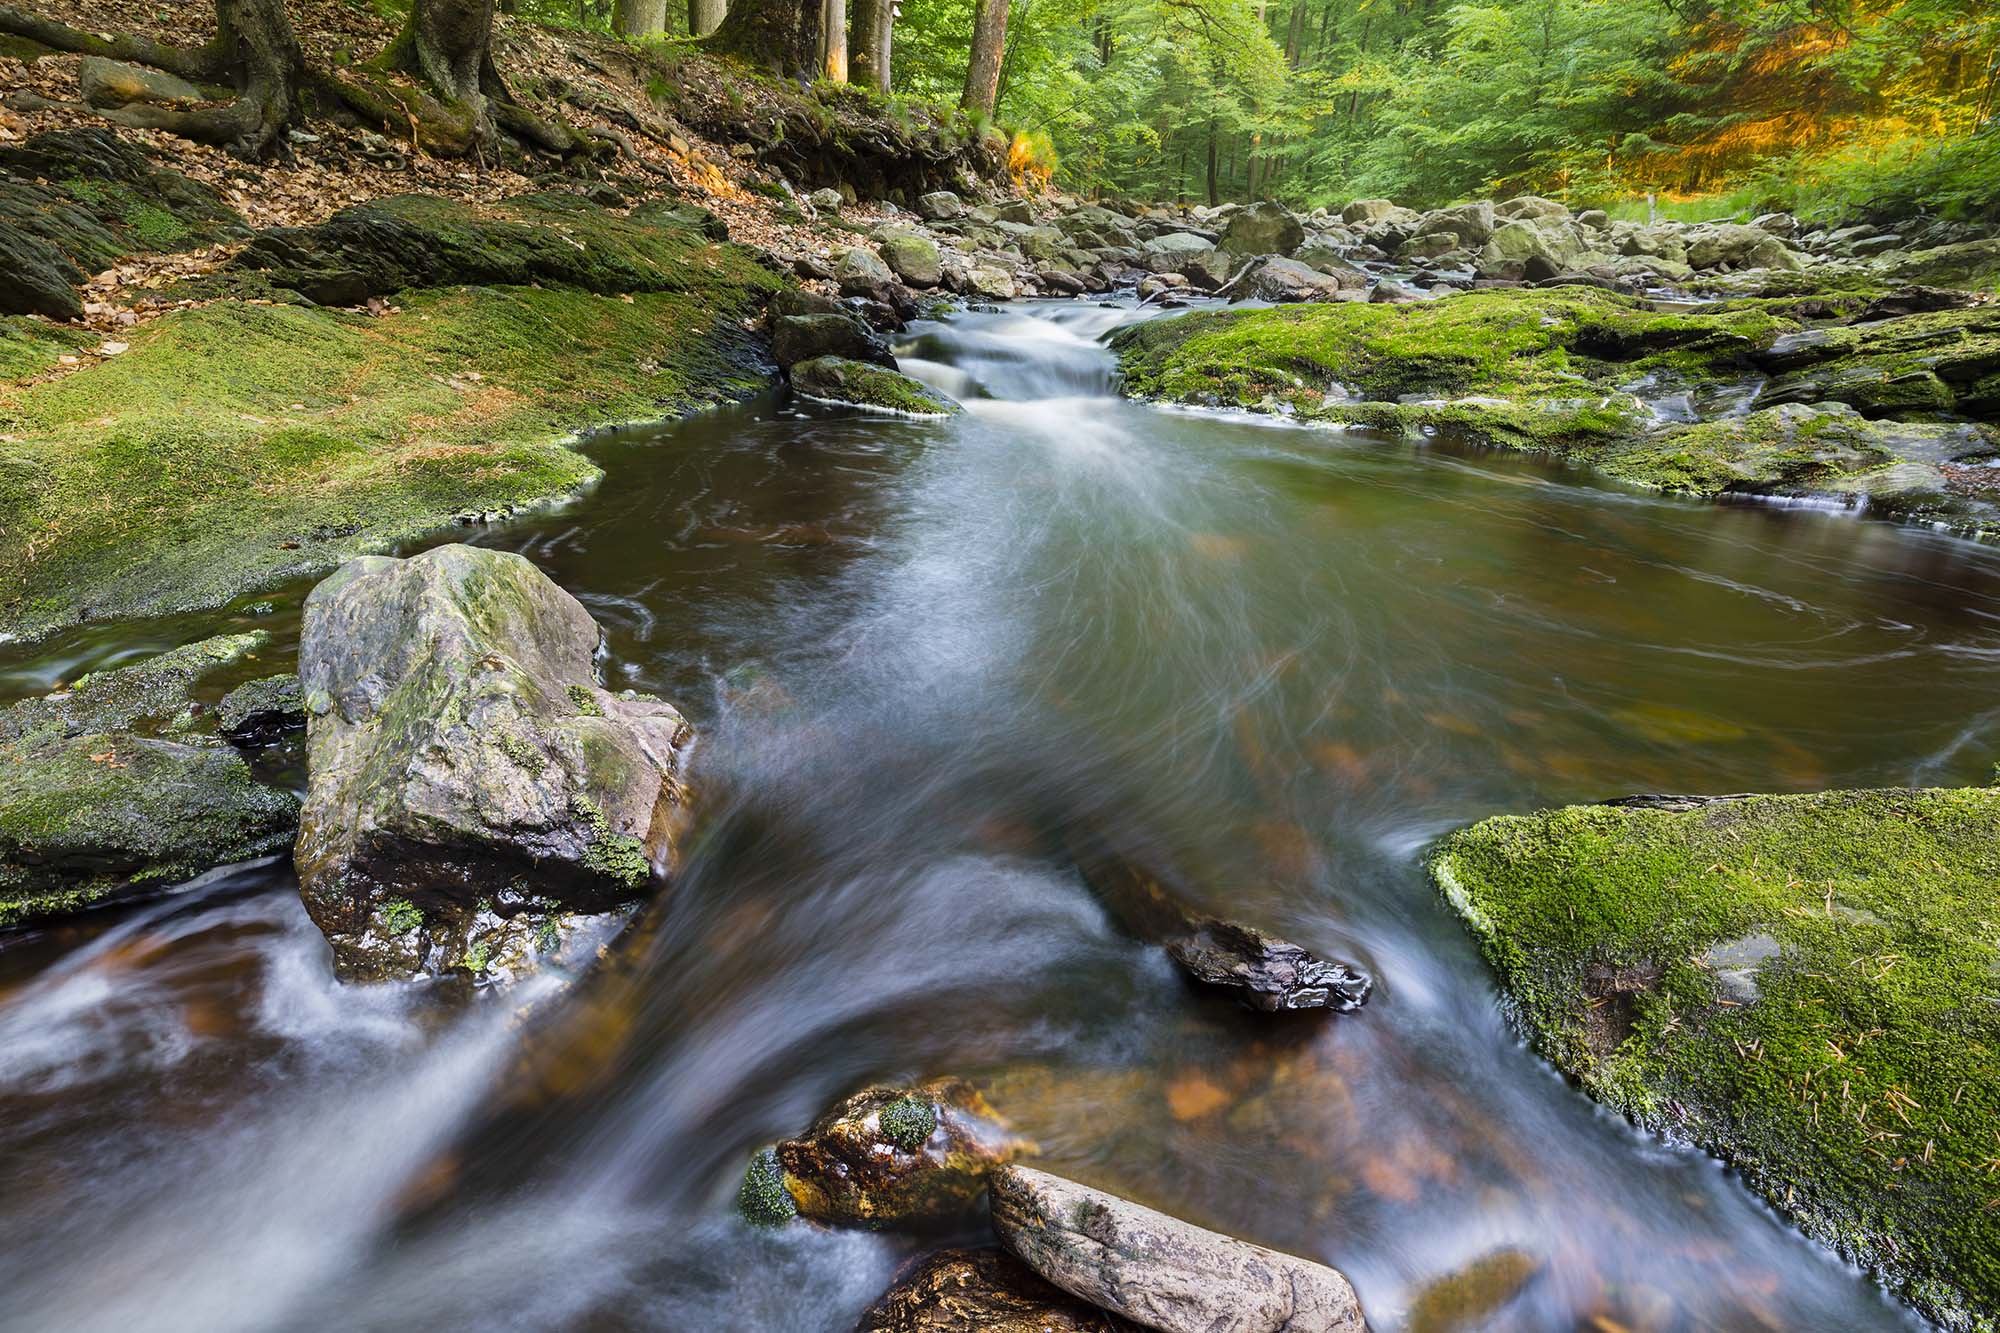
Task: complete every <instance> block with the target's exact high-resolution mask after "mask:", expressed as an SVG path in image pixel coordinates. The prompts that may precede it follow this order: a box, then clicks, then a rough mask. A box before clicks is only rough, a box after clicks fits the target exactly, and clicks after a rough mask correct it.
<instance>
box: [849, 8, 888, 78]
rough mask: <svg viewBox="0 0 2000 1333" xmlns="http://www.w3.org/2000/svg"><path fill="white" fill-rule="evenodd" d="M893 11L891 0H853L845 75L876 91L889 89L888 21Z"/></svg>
mask: <svg viewBox="0 0 2000 1333" xmlns="http://www.w3.org/2000/svg"><path fill="white" fill-rule="evenodd" d="M894 12H895V11H894V10H893V9H892V7H891V0H854V26H853V29H852V31H851V32H850V34H849V36H850V37H851V38H852V41H851V42H850V46H851V47H852V49H851V50H849V51H848V53H847V77H848V78H850V79H852V80H853V81H854V82H856V83H858V84H860V85H861V86H862V87H864V88H873V89H874V90H875V91H876V92H878V93H886V92H888V91H889V24H890V21H891V19H890V16H891V15H892V14H893V13H894Z"/></svg>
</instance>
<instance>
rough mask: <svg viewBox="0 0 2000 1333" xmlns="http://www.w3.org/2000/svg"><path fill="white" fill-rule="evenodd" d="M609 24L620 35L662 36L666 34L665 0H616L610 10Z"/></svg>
mask: <svg viewBox="0 0 2000 1333" xmlns="http://www.w3.org/2000/svg"><path fill="white" fill-rule="evenodd" d="M611 24H612V27H613V28H614V29H616V30H617V33H618V35H619V36H620V37H636V38H640V39H642V40H643V39H644V38H647V37H664V36H666V35H667V0H618V3H617V5H616V6H614V7H613V9H612V11H611Z"/></svg>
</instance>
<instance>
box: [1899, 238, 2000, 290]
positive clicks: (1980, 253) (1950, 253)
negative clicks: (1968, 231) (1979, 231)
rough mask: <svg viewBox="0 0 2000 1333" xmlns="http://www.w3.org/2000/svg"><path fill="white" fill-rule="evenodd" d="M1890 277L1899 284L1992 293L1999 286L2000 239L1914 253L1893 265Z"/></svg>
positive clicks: (1959, 243)
mask: <svg viewBox="0 0 2000 1333" xmlns="http://www.w3.org/2000/svg"><path fill="white" fill-rule="evenodd" d="M1889 276H1890V277H1892V278H1893V279H1895V280H1896V281H1897V282H1915V283H1926V284H1931V285H1935V286H1939V287H1968V288H1972V289H1974V290H1977V291H1991V290H1992V289H1993V288H1994V287H1995V286H2000V238H1996V239H1993V240H1985V241H1960V242H1958V243H1957V244H1955V245H1940V246H1934V247H1932V248H1931V249H1928V250H1918V251H1915V252H1913V253H1911V254H1908V255H1905V256H1904V257H1902V258H1901V259H1898V260H1896V261H1894V262H1893V263H1892V264H1891V265H1890V267H1889Z"/></svg>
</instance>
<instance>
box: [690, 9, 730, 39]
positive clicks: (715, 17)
mask: <svg viewBox="0 0 2000 1333" xmlns="http://www.w3.org/2000/svg"><path fill="white" fill-rule="evenodd" d="M727 8H728V6H727V4H726V3H725V0H688V32H689V33H691V34H692V35H694V36H696V37H706V36H708V35H709V34H710V33H712V32H714V31H715V30H716V29H717V28H719V27H721V26H722V16H723V14H724V13H725V12H726V10H727Z"/></svg>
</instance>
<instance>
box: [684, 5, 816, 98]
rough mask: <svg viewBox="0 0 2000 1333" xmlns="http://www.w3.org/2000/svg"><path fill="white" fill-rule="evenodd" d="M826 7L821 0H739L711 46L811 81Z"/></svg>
mask: <svg viewBox="0 0 2000 1333" xmlns="http://www.w3.org/2000/svg"><path fill="white" fill-rule="evenodd" d="M822 8H823V6H822V4H821V0H736V3H734V4H732V5H731V6H730V7H729V12H728V13H727V14H725V15H724V16H723V19H722V23H721V25H720V26H718V27H717V28H716V30H715V32H714V34H713V35H712V36H710V37H709V39H708V47H709V49H710V50H711V51H714V52H715V53H716V54H718V55H725V56H735V57H736V58H737V59H738V60H741V61H743V62H745V63H746V64H749V65H752V66H755V67H756V68H758V69H762V70H768V71H770V72H771V73H773V74H777V75H781V76H784V77H789V78H795V79H801V80H810V79H811V78H812V76H813V73H814V67H815V66H816V65H817V63H818V61H817V60H816V59H815V57H816V56H817V55H818V53H819V28H820V12H821V9H822Z"/></svg>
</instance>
